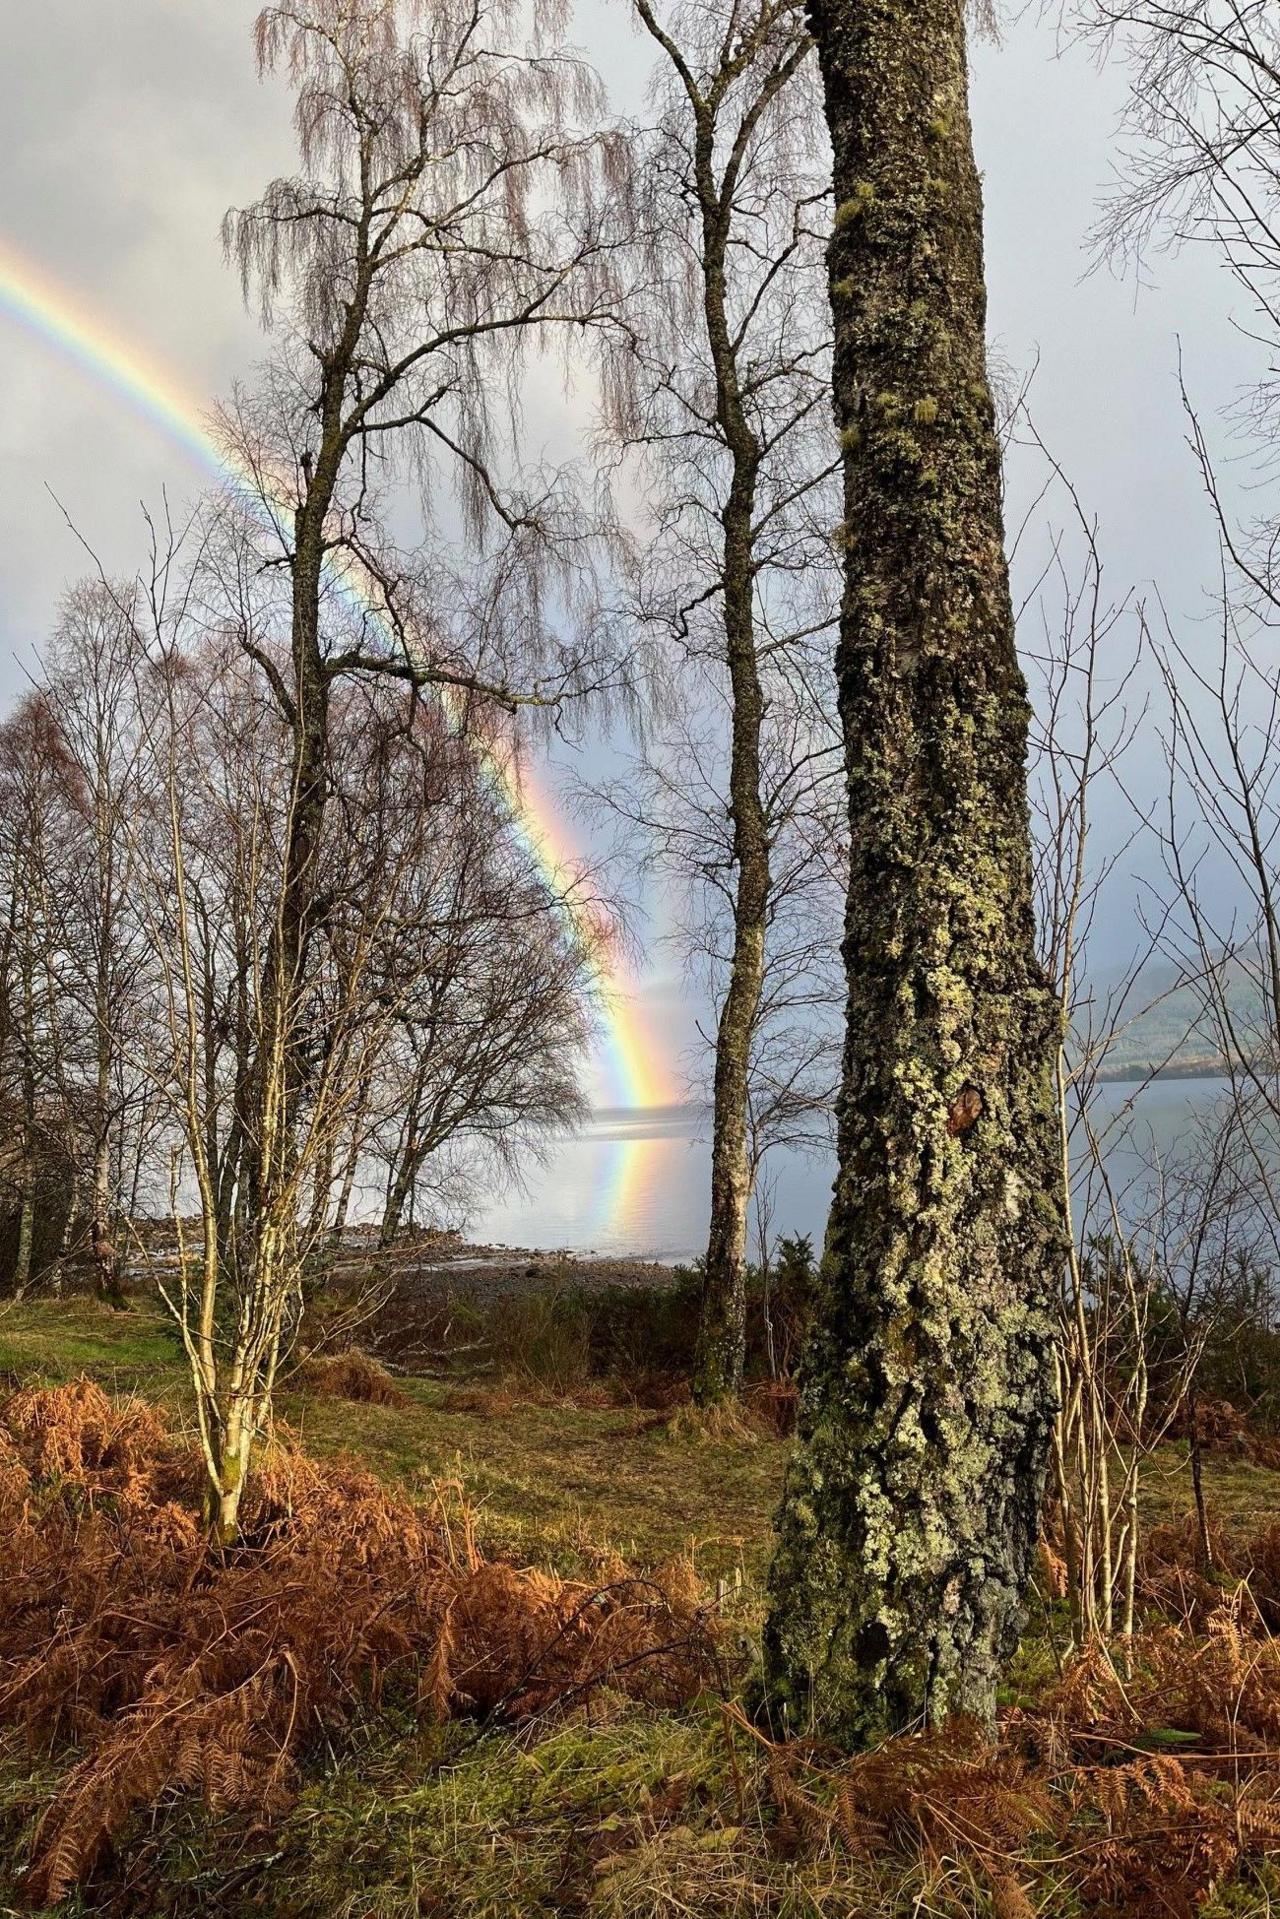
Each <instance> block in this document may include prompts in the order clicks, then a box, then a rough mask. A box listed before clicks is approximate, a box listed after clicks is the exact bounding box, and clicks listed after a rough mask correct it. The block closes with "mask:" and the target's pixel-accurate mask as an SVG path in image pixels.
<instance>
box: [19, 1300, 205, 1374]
mask: <svg viewBox="0 0 1280 1919" xmlns="http://www.w3.org/2000/svg"><path fill="white" fill-rule="evenodd" d="M80 1373H88V1374H89V1375H90V1376H91V1377H92V1378H94V1379H96V1380H98V1381H100V1383H101V1384H102V1385H104V1386H109V1387H113V1388H114V1389H115V1390H117V1391H120V1392H131V1391H139V1392H146V1393H147V1394H148V1395H149V1396H150V1397H152V1398H156V1399H160V1398H163V1399H166V1400H168V1399H169V1398H171V1397H173V1396H175V1395H177V1394H180V1393H181V1391H182V1388H183V1386H184V1384H185V1377H186V1375H185V1366H184V1361H183V1355H182V1347H181V1344H180V1342H179V1339H178V1337H177V1334H176V1331H175V1330H174V1327H173V1325H172V1323H171V1321H170V1320H169V1319H168V1317H167V1315H166V1314H165V1313H164V1311H163V1308H162V1307H161V1306H160V1305H159V1303H158V1302H156V1303H152V1302H149V1301H141V1302H139V1303H137V1304H135V1305H134V1306H133V1307H132V1308H131V1310H129V1311H128V1312H117V1311H115V1309H114V1308H113V1307H110V1306H105V1305H103V1304H101V1302H100V1301H98V1300H96V1299H85V1298H82V1297H80V1296H79V1295H74V1296H72V1297H71V1298H68V1299H64V1300H49V1299H38V1300H18V1301H16V1302H13V1301H9V1302H0V1374H7V1375H9V1376H11V1377H14V1376H17V1377H19V1378H21V1379H22V1381H23V1382H24V1383H32V1384H34V1383H41V1384H56V1383H57V1382H58V1381H60V1380H64V1379H74V1378H75V1377H76V1376H77V1375H78V1374H80Z"/></svg>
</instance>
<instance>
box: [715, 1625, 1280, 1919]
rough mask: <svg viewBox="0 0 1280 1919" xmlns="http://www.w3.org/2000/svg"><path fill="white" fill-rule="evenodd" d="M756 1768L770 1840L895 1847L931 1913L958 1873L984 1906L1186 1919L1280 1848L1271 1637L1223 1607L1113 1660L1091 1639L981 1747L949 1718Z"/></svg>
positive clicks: (863, 1850) (1024, 1912)
mask: <svg viewBox="0 0 1280 1919" xmlns="http://www.w3.org/2000/svg"><path fill="white" fill-rule="evenodd" d="M739 1724H740V1725H741V1726H742V1727H743V1728H744V1729H746V1730H748V1731H749V1730H750V1728H749V1727H748V1726H747V1722H746V1721H745V1720H742V1719H740V1718H739ZM754 1736H755V1737H757V1738H758V1737H759V1735H758V1734H755V1735H754ZM768 1776H769V1780H770V1785H771V1789H772V1796H773V1799H774V1802H775V1804H776V1805H777V1807H778V1810H779V1815H780V1817H779V1823H778V1826H777V1828H776V1830H775V1834H774V1845H775V1848H778V1847H781V1848H783V1849H790V1850H791V1851H793V1852H797V1853H798V1852H804V1851H808V1852H813V1851H814V1850H815V1849H823V1848H831V1847H836V1848H839V1849H840V1850H842V1851H843V1852H844V1853H845V1854H847V1855H851V1856H852V1857H853V1858H855V1859H860V1860H864V1861H872V1860H876V1859H881V1860H882V1859H883V1858H885V1857H886V1856H887V1855H896V1856H898V1857H900V1858H902V1859H903V1860H904V1861H910V1862H911V1864H912V1866H913V1867H914V1868H915V1869H916V1871H917V1872H918V1874H919V1875H920V1879H921V1882H922V1883H924V1884H927V1885H931V1886H932V1887H933V1897H935V1898H937V1899H939V1900H940V1901H942V1903H941V1904H939V1905H937V1906H936V1907H935V1906H934V1905H933V1904H931V1905H930V1907H929V1909H930V1910H935V1909H936V1910H947V1911H949V1910H952V1909H953V1908H952V1906H951V1905H949V1904H947V1903H946V1895H947V1892H948V1889H949V1890H950V1893H951V1895H952V1896H953V1897H954V1894H955V1890H956V1880H957V1877H959V1878H961V1879H962V1880H964V1881H966V1882H967V1883H968V1884H970V1885H972V1884H974V1883H976V1884H977V1885H978V1886H979V1887H980V1888H981V1889H982V1890H983V1891H984V1893H985V1895H986V1898H987V1899H988V1900H989V1904H990V1910H991V1911H992V1913H993V1914H995V1915H996V1916H997V1919H1034V1915H1036V1914H1040V1913H1048V1912H1052V1911H1055V1910H1057V1909H1058V1906H1059V1902H1063V1901H1064V1900H1065V1899H1066V1897H1068V1896H1069V1898H1070V1900H1071V1910H1073V1911H1080V1912H1083V1913H1089V1914H1095V1915H1099V1919H1101V1916H1102V1915H1106V1916H1107V1919H1120V1915H1124V1919H1157V1915H1158V1916H1159V1919H1192V1916H1193V1915H1194V1914H1196V1913H1198V1912H1199V1911H1201V1909H1202V1907H1203V1906H1204V1903H1205V1901H1206V1899H1207V1898H1208V1897H1209V1896H1210V1895H1211V1893H1212V1892H1213V1891H1214V1890H1215V1888H1217V1887H1219V1886H1220V1885H1221V1884H1223V1883H1224V1882H1225V1881H1227V1880H1229V1879H1230V1878H1231V1877H1232V1876H1233V1875H1235V1874H1237V1873H1238V1872H1239V1871H1240V1870H1241V1869H1242V1868H1243V1867H1244V1866H1246V1865H1247V1863H1248V1862H1249V1861H1251V1860H1257V1859H1261V1858H1263V1857H1265V1856H1267V1855H1271V1854H1274V1853H1277V1852H1280V1642H1277V1641H1276V1640H1273V1639H1271V1638H1269V1637H1265V1636H1264V1637H1259V1636H1258V1634H1257V1633H1256V1632H1253V1631H1249V1630H1247V1629H1246V1627H1245V1626H1244V1625H1242V1623H1241V1620H1240V1618H1239V1616H1238V1609H1237V1608H1236V1607H1230V1608H1223V1609H1221V1610H1220V1611H1219V1612H1218V1613H1217V1614H1216V1615H1214V1616H1213V1617H1212V1618H1211V1619H1210V1620H1209V1622H1208V1627H1207V1631H1206V1632H1205V1633H1204V1635H1203V1636H1202V1637H1200V1638H1193V1637H1191V1636H1190V1635H1189V1634H1188V1633H1187V1632H1186V1631H1185V1630H1183V1629H1181V1628H1178V1627H1173V1626H1170V1627H1167V1628H1161V1629H1159V1630H1156V1631H1152V1632H1148V1633H1144V1634H1142V1635H1141V1636H1139V1637H1138V1638H1136V1639H1135V1641H1134V1642H1133V1644H1132V1645H1131V1646H1129V1647H1127V1648H1126V1649H1125V1653H1124V1658H1123V1663H1117V1661H1116V1659H1115V1658H1113V1657H1112V1656H1111V1655H1109V1654H1108V1653H1107V1652H1106V1651H1105V1650H1104V1649H1103V1648H1101V1647H1094V1648H1091V1649H1089V1650H1086V1651H1085V1652H1084V1653H1082V1654H1081V1655H1080V1656H1079V1657H1077V1658H1076V1659H1075V1660H1074V1661H1073V1662H1072V1664H1071V1665H1070V1667H1069V1668H1068V1669H1067V1671H1066V1673H1065V1674H1064V1676H1063V1677H1062V1678H1061V1680H1060V1681H1059V1682H1058V1683H1057V1684H1056V1685H1055V1686H1053V1687H1052V1688H1050V1689H1049V1690H1048V1691H1047V1692H1046V1693H1045V1694H1044V1695H1043V1696H1042V1697H1041V1698H1040V1699H1038V1700H1037V1701H1036V1702H1035V1704H1034V1705H1023V1706H1018V1707H1015V1708H1012V1709H1010V1710H1009V1711H1007V1712H1006V1713H1005V1714H1004V1715H1002V1719H1001V1725H1000V1733H999V1739H998V1742H997V1743H995V1744H994V1745H993V1744H992V1743H991V1742H990V1741H989V1740H988V1739H986V1738H985V1737H984V1736H983V1734H982V1732H981V1731H980V1729H978V1728H976V1727H974V1726H972V1725H966V1724H964V1723H962V1722H953V1723H951V1724H949V1725H948V1726H947V1727H946V1728H944V1729H942V1730H940V1731H935V1732H924V1733H920V1734H916V1735H907V1736H901V1737H898V1738H896V1739H892V1740H889V1741H887V1742H886V1743H885V1744H884V1745H882V1746H880V1747H878V1748H877V1749H876V1750H875V1751H872V1752H869V1753H866V1754H863V1755H862V1756H860V1757H858V1758H856V1759H853V1760H851V1761H849V1760H843V1761H842V1760H840V1759H839V1758H838V1756H836V1755H834V1754H824V1753H823V1752H822V1751H821V1750H820V1749H815V1748H811V1747H807V1746H806V1745H805V1744H804V1742H793V1743H792V1744H790V1745H787V1746H773V1747H770V1748H769V1749H768ZM956 1909H962V1908H960V1907H957V1908H956Z"/></svg>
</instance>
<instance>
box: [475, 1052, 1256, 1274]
mask: <svg viewBox="0 0 1280 1919" xmlns="http://www.w3.org/2000/svg"><path fill="white" fill-rule="evenodd" d="M1225 1090H1226V1087H1225V1082H1224V1081H1222V1080H1216V1079H1188V1080H1172V1079H1166V1080H1158V1081H1156V1082H1155V1083H1154V1084H1153V1085H1151V1086H1148V1087H1145V1088H1143V1089H1142V1090H1141V1091H1140V1092H1139V1091H1138V1089H1137V1088H1136V1087H1134V1086H1132V1085H1126V1084H1122V1083H1117V1084H1114V1085H1109V1086H1105V1087H1103V1088H1102V1089H1101V1092H1100V1094H1099V1098H1098V1105H1097V1108H1096V1119H1095V1123H1096V1124H1098V1125H1100V1126H1101V1125H1103V1124H1105V1122H1106V1120H1107V1119H1109V1118H1114V1117H1116V1116H1119V1115H1121V1114H1122V1111H1123V1109H1125V1108H1127V1107H1128V1106H1129V1104H1130V1103H1131V1102H1132V1108H1133V1110H1132V1114H1131V1115H1130V1116H1129V1117H1128V1118H1127V1119H1126V1121H1125V1127H1124V1130H1126V1131H1127V1132H1128V1135H1129V1139H1130V1142H1131V1144H1128V1145H1126V1143H1125V1141H1124V1140H1123V1138H1121V1137H1120V1136H1119V1134H1117V1138H1116V1143H1115V1146H1114V1152H1115V1155H1116V1158H1117V1171H1119V1172H1123V1170H1124V1161H1125V1160H1127V1159H1130V1158H1131V1157H1132V1155H1134V1154H1135V1153H1136V1151H1137V1150H1138V1146H1139V1145H1141V1146H1143V1147H1145V1146H1147V1145H1148V1144H1149V1145H1152V1146H1154V1147H1155V1148H1156V1150H1158V1151H1159V1150H1167V1149H1168V1148H1170V1147H1172V1146H1174V1145H1175V1144H1176V1142H1177V1141H1178V1140H1179V1139H1180V1138H1181V1137H1182V1136H1183V1135H1184V1134H1185V1132H1186V1130H1187V1128H1188V1125H1189V1124H1190V1123H1191V1121H1192V1120H1193V1119H1194V1118H1195V1116H1196V1114H1197V1113H1200V1114H1203V1113H1204V1112H1205V1111H1206V1110H1207V1109H1208V1108H1210V1107H1212V1106H1213V1104H1214V1103H1215V1102H1216V1101H1217V1100H1219V1099H1221V1098H1222V1096H1223V1094H1224V1092H1225ZM1135 1094H1137V1097H1136V1099H1135ZM710 1134H711V1123H710V1114H709V1113H708V1112H707V1111H706V1110H705V1109H704V1108H701V1107H696V1106H655V1107H646V1108H632V1109H614V1110H607V1109H606V1110H601V1111H599V1112H597V1113H596V1115H595V1117H594V1119H593V1120H592V1122H591V1124H590V1125H589V1126H588V1127H586V1128H585V1129H584V1130H583V1131H582V1132H581V1133H578V1134H576V1135H574V1136H573V1137H571V1138H566V1139H565V1140H564V1141H563V1142H562V1143H561V1144H559V1145H557V1146H556V1147H555V1148H554V1150H553V1152H552V1153H551V1155H550V1157H549V1158H548V1160H547V1163H546V1165H545V1166H544V1167H538V1166H533V1167H531V1168H530V1171H529V1174H528V1177H527V1180H526V1191H525V1192H523V1193H521V1192H519V1191H516V1190H507V1191H503V1192H494V1193H492V1194H491V1195H490V1196H489V1198H488V1201H487V1202H486V1203H485V1204H483V1205H482V1206H481V1208H480V1209H479V1210H478V1211H477V1213H476V1215H475V1217H474V1218H473V1219H472V1220H471V1221H470V1222H469V1232H470V1235H471V1237H473V1238H475V1239H478V1240H483V1241H486V1242H490V1243H497V1244H500V1245H506V1246H529V1247H539V1248H546V1249H551V1248H557V1247H564V1248H566V1249H567V1250H570V1251H573V1252H597V1253H607V1254H634V1255H637V1256H641V1257H646V1258H652V1259H681V1258H689V1257H691V1256H692V1255H693V1254H695V1253H696V1252H699V1251H701V1250H702V1248H703V1247H704V1245H705V1243H706V1234H707V1208H708V1199H707V1194H708V1185H709V1181H710V1164H711V1150H710ZM834 1171H835V1163H834V1159H833V1157H832V1156H831V1155H830V1154H827V1153H821V1154H814V1155H805V1154H801V1153H796V1152H784V1151H781V1150H779V1151H778V1152H777V1153H776V1154H774V1155H772V1156H771V1158H770V1160H769V1162H768V1164H767V1177H768V1179H769V1181H770V1182H771V1184H772V1187H773V1221H772V1229H771V1230H772V1233H773V1234H774V1235H777V1234H780V1233H808V1234H809V1235H810V1236H811V1237H812V1239H813V1243H814V1245H815V1247H818V1246H821V1244H822V1235H823V1230H824V1228H825V1225H826V1218H827V1207H828V1204H829V1201H830V1197H831V1181H832V1178H833V1176H834ZM753 1237H754V1235H753Z"/></svg>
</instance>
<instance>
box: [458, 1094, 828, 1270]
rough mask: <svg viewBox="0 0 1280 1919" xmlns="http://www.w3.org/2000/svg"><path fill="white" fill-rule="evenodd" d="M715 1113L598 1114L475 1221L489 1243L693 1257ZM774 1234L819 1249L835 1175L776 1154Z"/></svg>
mask: <svg viewBox="0 0 1280 1919" xmlns="http://www.w3.org/2000/svg"><path fill="white" fill-rule="evenodd" d="M710 1135H711V1118H710V1114H709V1113H708V1112H707V1111H706V1110H705V1109H704V1108H702V1107H699V1106H645V1107H602V1108H600V1109H598V1110H597V1111H596V1113H595V1114H594V1115H593V1117H592V1120H591V1122H590V1124H589V1125H588V1126H586V1127H584V1129H583V1130H582V1131H581V1132H580V1133H576V1134H574V1135H573V1136H572V1137H569V1138H566V1139H565V1140H564V1141H562V1142H561V1143H560V1144H559V1145H557V1146H556V1147H555V1149H554V1150H553V1152H552V1154H551V1156H550V1158H549V1160H548V1163H547V1165H546V1166H545V1167H535V1168H533V1169H531V1170H530V1172H529V1173H528V1175H527V1176H526V1181H525V1187H526V1190H525V1191H524V1192H523V1193H520V1192H507V1193H501V1194H495V1195H494V1196H493V1198H492V1199H491V1200H490V1202H489V1203H488V1205H486V1206H484V1207H482V1208H481V1210H480V1211H479V1213H478V1214H477V1216H476V1217H475V1218H474V1220H473V1221H472V1222H471V1228H470V1231H471V1235H472V1237H473V1238H475V1239H477V1240H480V1241H482V1242H485V1243H488V1244H499V1245H506V1246H527V1247H536V1248H539V1249H543V1250H551V1249H555V1248H558V1247H564V1248H566V1249H567V1250H570V1251H573V1252H581V1253H587V1252H595V1253H603V1254H618V1255H634V1256H636V1257H642V1258H651V1259H667V1260H675V1259H689V1258H692V1257H694V1256H695V1255H696V1254H698V1253H700V1252H702V1251H703V1250H704V1248H705V1245H706V1237H707V1212H708V1191H709V1183H710ZM774 1173H775V1174H776V1177H777V1204H776V1208H775V1227H776V1229H777V1230H779V1231H782V1232H788V1233H790V1232H807V1233H811V1234H812V1235H813V1238H814V1241H815V1244H817V1243H820V1241H821V1237H822V1231H823V1228H824V1226H825V1223H826V1212H827V1203H828V1199H829V1197H830V1190H831V1175H832V1167H831V1164H830V1162H829V1161H828V1160H827V1159H826V1157H825V1156H822V1157H819V1158H816V1159H814V1158H805V1157H803V1156H801V1155H799V1154H795V1153H791V1154H782V1153H779V1154H778V1155H777V1158H776V1162H775V1165H774Z"/></svg>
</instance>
